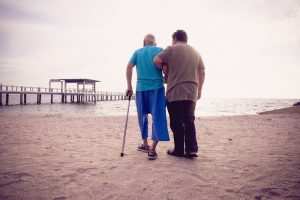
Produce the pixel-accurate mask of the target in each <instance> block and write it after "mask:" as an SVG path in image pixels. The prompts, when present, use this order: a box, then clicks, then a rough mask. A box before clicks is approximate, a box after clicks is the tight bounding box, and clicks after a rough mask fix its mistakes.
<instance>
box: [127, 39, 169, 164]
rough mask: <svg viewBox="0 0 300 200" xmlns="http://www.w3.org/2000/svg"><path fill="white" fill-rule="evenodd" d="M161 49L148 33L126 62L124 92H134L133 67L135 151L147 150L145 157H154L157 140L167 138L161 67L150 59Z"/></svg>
mask: <svg viewBox="0 0 300 200" xmlns="http://www.w3.org/2000/svg"><path fill="white" fill-rule="evenodd" d="M160 51H162V49H161V48H158V47H156V42H155V37H154V35H152V34H148V35H146V36H145V38H144V47H143V48H140V49H138V50H136V51H135V52H134V53H133V55H132V57H131V59H130V61H129V63H128V65H127V71H126V76H127V91H126V95H127V96H131V95H132V94H133V91H132V85H131V79H132V69H133V67H134V66H136V72H137V85H136V107H137V113H138V122H139V126H140V130H141V135H142V139H143V144H141V145H139V146H138V150H140V151H143V152H148V158H149V159H150V160H154V159H156V157H157V153H156V150H155V149H156V145H157V144H158V142H159V141H169V140H170V139H169V133H168V128H167V119H166V99H165V89H164V85H163V76H162V70H160V69H158V68H156V67H155V65H154V64H153V58H154V57H155V56H156V55H157V54H158V53H159V52H160ZM148 114H151V115H152V140H153V142H152V145H151V147H150V146H149V145H148V140H147V138H148Z"/></svg>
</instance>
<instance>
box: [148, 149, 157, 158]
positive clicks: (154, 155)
mask: <svg viewBox="0 0 300 200" xmlns="http://www.w3.org/2000/svg"><path fill="white" fill-rule="evenodd" d="M156 158H157V153H156V152H155V150H152V149H149V151H148V159H149V160H155V159H156Z"/></svg>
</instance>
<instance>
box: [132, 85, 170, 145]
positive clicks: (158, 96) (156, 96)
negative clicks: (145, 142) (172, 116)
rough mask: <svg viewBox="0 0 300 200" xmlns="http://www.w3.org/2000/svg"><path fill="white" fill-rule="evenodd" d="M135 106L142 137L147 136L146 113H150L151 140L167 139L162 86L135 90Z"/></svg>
mask: <svg viewBox="0 0 300 200" xmlns="http://www.w3.org/2000/svg"><path fill="white" fill-rule="evenodd" d="M136 108H137V113H138V120H139V126H140V130H141V134H142V138H143V139H147V138H148V114H151V115H152V140H155V141H169V140H170V138H169V132H168V125H167V117H166V97H165V89H164V87H162V88H159V89H157V90H148V91H137V92H136Z"/></svg>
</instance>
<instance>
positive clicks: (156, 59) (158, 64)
mask: <svg viewBox="0 0 300 200" xmlns="http://www.w3.org/2000/svg"><path fill="white" fill-rule="evenodd" d="M153 63H154V64H155V66H156V67H157V68H158V69H160V70H162V69H163V60H162V59H161V58H160V57H159V56H158V55H157V56H155V57H154V59H153Z"/></svg>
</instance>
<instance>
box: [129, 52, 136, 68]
mask: <svg viewBox="0 0 300 200" xmlns="http://www.w3.org/2000/svg"><path fill="white" fill-rule="evenodd" d="M129 62H130V63H131V64H132V65H134V66H135V65H136V62H137V52H136V51H135V52H134V53H133V55H132V56H131V58H130V61H129Z"/></svg>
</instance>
